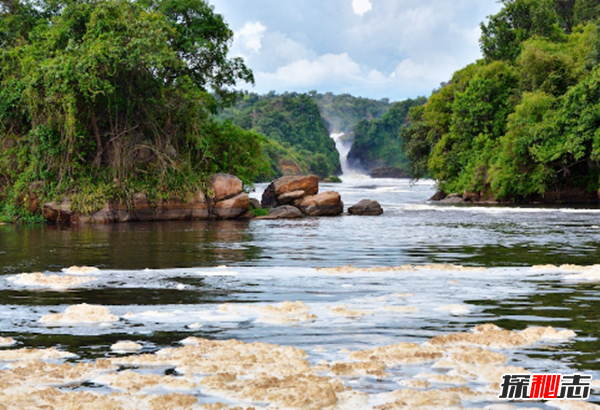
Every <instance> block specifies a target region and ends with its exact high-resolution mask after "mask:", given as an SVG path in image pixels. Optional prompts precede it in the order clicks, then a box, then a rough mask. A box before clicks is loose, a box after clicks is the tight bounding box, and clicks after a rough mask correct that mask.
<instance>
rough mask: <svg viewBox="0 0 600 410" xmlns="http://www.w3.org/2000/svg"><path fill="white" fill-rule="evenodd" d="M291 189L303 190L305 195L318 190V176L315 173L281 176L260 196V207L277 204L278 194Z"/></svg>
mask: <svg viewBox="0 0 600 410" xmlns="http://www.w3.org/2000/svg"><path fill="white" fill-rule="evenodd" d="M293 191H304V194H305V195H315V194H316V193H317V192H319V177H318V176H316V175H300V176H287V177H281V178H279V179H276V180H275V181H273V182H272V183H271V184H270V185H269V186H268V187H267V189H266V190H265V192H264V193H263V196H262V201H261V204H262V207H263V208H273V207H276V206H278V205H281V204H279V203H278V201H277V200H278V198H279V196H281V195H283V194H287V193H290V192H293Z"/></svg>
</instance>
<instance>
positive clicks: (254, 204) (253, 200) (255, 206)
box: [250, 198, 260, 209]
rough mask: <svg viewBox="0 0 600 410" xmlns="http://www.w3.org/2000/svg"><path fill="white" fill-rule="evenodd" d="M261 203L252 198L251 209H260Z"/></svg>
mask: <svg viewBox="0 0 600 410" xmlns="http://www.w3.org/2000/svg"><path fill="white" fill-rule="evenodd" d="M259 208H260V201H259V200H258V199H256V198H250V209H259Z"/></svg>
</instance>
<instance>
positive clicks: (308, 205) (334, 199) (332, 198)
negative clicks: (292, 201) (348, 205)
mask: <svg viewBox="0 0 600 410" xmlns="http://www.w3.org/2000/svg"><path fill="white" fill-rule="evenodd" d="M296 205H297V207H298V208H299V209H300V210H301V211H302V212H303V213H305V214H306V215H310V216H334V215H340V214H341V213H342V212H344V203H343V202H342V199H341V197H340V194H338V193H337V192H335V191H327V192H323V193H322V194H318V195H311V196H307V197H304V198H302V199H301V200H298V201H297V202H296Z"/></svg>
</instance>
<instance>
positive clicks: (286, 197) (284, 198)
mask: <svg viewBox="0 0 600 410" xmlns="http://www.w3.org/2000/svg"><path fill="white" fill-rule="evenodd" d="M305 196H306V192H304V191H302V190H299V191H292V192H288V193H287V194H281V195H279V196H278V197H277V203H279V204H280V205H288V204H291V203H292V202H294V201H295V200H296V199H300V198H304V197H305Z"/></svg>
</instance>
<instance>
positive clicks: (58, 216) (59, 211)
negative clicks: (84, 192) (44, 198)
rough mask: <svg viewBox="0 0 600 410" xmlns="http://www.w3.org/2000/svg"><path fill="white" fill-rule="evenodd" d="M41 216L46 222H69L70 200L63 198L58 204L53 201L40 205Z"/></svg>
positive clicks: (70, 213) (70, 212) (71, 213)
mask: <svg viewBox="0 0 600 410" xmlns="http://www.w3.org/2000/svg"><path fill="white" fill-rule="evenodd" d="M42 215H43V216H44V218H45V219H46V220H47V221H48V222H58V223H68V222H71V215H73V212H72V211H71V198H67V197H65V198H63V199H62V200H61V201H60V202H59V203H56V202H54V201H52V202H48V203H45V204H44V205H42Z"/></svg>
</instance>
